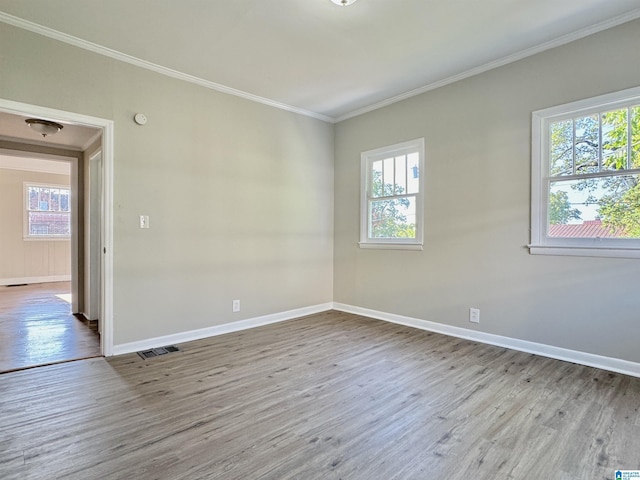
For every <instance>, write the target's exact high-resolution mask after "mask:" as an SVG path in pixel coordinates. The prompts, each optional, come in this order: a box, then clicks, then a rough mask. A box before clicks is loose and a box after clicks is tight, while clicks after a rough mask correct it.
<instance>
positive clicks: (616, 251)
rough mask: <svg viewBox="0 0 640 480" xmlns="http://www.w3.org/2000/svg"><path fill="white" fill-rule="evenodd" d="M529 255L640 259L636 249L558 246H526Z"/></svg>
mask: <svg viewBox="0 0 640 480" xmlns="http://www.w3.org/2000/svg"><path fill="white" fill-rule="evenodd" d="M527 247H528V248H529V253H530V254H531V255H559V256H569V257H609V258H640V249H637V248H609V247H605V248H589V247H577V246H571V247H570V246H560V245H533V244H532V245H527Z"/></svg>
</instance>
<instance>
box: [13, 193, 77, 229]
mask: <svg viewBox="0 0 640 480" xmlns="http://www.w3.org/2000/svg"><path fill="white" fill-rule="evenodd" d="M24 193H25V206H26V208H25V222H24V226H25V238H30V239H34V238H46V239H51V238H65V239H66V238H69V236H70V235H71V209H70V193H69V187H64V186H57V185H36V184H32V183H25V184H24Z"/></svg>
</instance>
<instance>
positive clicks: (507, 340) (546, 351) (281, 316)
mask: <svg viewBox="0 0 640 480" xmlns="http://www.w3.org/2000/svg"><path fill="white" fill-rule="evenodd" d="M328 310H337V311H340V312H347V313H353V314H355V315H362V316H365V317H369V318H373V319H377V320H382V321H385V322H390V323H395V324H398V325H404V326H407V327H412V328H417V329H420V330H426V331H429V332H435V333H440V334H443V335H448V336H451V337H456V338H463V339H465V340H471V341H475V342H479V343H484V344H487V345H495V346H498V347H503V348H508V349H511V350H517V351H520V352H526V353H532V354H534V355H540V356H542V357H548V358H553V359H555V360H562V361H565V362H571V363H576V364H579V365H585V366H588V367H594V368H601V369H603V370H607V371H611V372H616V373H622V374H624V375H630V376H633V377H639V378H640V363H636V362H630V361H628V360H623V359H620V358H613V357H605V356H602V355H595V354H592V353H586V352H580V351H577V350H570V349H567V348H562V347H554V346H553V345H545V344H542V343H536V342H530V341H527V340H520V339H517V338H511V337H504V336H502V335H494V334H491V333H485V332H479V331H476V330H470V329H467V328H461V327H454V326H451V325H445V324H442V323H436V322H430V321H428V320H422V319H419V318H413V317H406V316H403V315H396V314H393V313H385V312H380V311H377V310H371V309H368V308H363V307H357V306H353V305H348V304H344V303H339V302H329V303H323V304H319V305H314V306H311V307H305V308H299V309H295V310H289V311H286V312H281V313H275V314H271V315H264V316H261V317H254V318H249V319H246V320H240V321H238V322H232V323H225V324H223V325H216V326H213V327H207V328H201V329H198V330H190V331H186V332H180V333H175V334H171V335H165V336H162V337H153V338H147V339H144V340H139V341H135V342H128V343H123V344H120V345H114V347H113V354H114V355H122V354H126V353H133V352H138V351H141V350H148V349H150V348H156V347H161V346H166V345H172V344H176V343H184V342H190V341H193V340H200V339H202V338H207V337H213V336H217V335H224V334H226V333H231V332H237V331H241V330H247V329H251V328H255V327H261V326H264V325H270V324H274V323H279V322H284V321H288V320H295V319H297V318H300V317H303V316H306V315H313V314H316V313H321V312H326V311H328Z"/></svg>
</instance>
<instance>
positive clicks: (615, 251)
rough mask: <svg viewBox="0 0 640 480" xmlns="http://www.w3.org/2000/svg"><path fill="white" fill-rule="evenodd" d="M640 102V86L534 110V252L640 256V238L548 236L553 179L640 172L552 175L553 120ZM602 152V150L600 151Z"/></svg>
mask: <svg viewBox="0 0 640 480" xmlns="http://www.w3.org/2000/svg"><path fill="white" fill-rule="evenodd" d="M638 103H640V87H633V88H628V89H625V90H620V91H618V92H611V93H607V94H604V95H598V96H596V97H591V98H586V99H582V100H577V101H574V102H569V103H565V104H563V105H556V106H553V107H549V108H545V109H541V110H536V111H534V112H532V113H531V243H530V244H529V245H527V246H528V248H529V252H530V253H531V254H532V255H568V256H581V257H613V258H640V240H639V239H637V238H564V237H563V238H560V237H549V236H547V212H548V208H549V182H550V181H551V179H553V180H554V181H559V180H560V179H562V180H565V179H566V180H573V179H580V178H599V177H607V176H612V175H619V174H622V175H632V174H638V169H627V170H620V171H613V170H612V171H602V172H595V173H592V174H581V175H575V173H574V175H566V176H562V177H560V176H553V177H551V176H550V175H549V161H550V160H549V151H550V146H549V141H550V140H549V137H550V134H549V125H550V123H552V122H553V121H562V120H568V119H575V118H576V117H580V116H582V115H590V114H592V113H596V112H597V113H599V114H601V113H602V112H605V111H610V110H614V109H618V108H627V107H630V106H634V105H637V104H638ZM600 154H602V152H601V151H600Z"/></svg>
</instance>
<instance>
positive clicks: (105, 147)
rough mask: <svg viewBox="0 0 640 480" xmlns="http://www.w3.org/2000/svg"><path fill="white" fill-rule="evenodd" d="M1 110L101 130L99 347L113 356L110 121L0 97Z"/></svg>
mask: <svg viewBox="0 0 640 480" xmlns="http://www.w3.org/2000/svg"><path fill="white" fill-rule="evenodd" d="M0 111H4V112H8V113H12V114H15V115H26V116H32V117H37V118H42V119H45V120H52V121H61V122H69V123H73V124H77V125H85V126H88V127H94V128H99V129H101V130H102V182H103V188H102V204H103V206H104V208H103V210H102V218H101V221H100V227H101V231H102V252H103V255H102V267H103V268H102V269H101V272H100V283H101V289H102V301H101V302H100V320H101V322H102V335H101V336H100V350H101V351H102V355H104V356H107V357H109V356H111V355H113V120H107V119H104V118H98V117H90V116H88V115H83V114H80V113H73V112H66V111H64V110H56V109H53V108H48V107H41V106H38V105H30V104H27V103H20V102H14V101H12V100H5V99H2V98H0Z"/></svg>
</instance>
